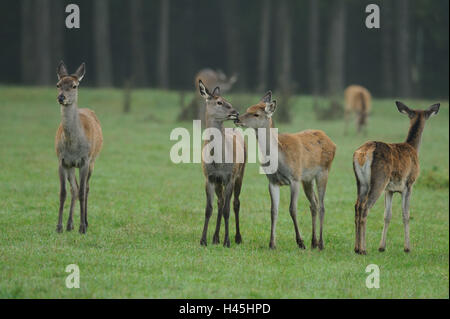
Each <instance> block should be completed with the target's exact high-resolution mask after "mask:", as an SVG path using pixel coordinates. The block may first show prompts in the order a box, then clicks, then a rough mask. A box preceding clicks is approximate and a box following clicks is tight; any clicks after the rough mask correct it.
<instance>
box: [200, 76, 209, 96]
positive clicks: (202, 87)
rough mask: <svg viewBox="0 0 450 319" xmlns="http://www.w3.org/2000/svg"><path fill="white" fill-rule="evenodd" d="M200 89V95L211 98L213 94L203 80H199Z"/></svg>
mask: <svg viewBox="0 0 450 319" xmlns="http://www.w3.org/2000/svg"><path fill="white" fill-rule="evenodd" d="M198 90H199V92H200V95H201V96H202V97H203V98H204V99H210V98H211V94H210V93H209V91H208V89H207V88H206V86H205V85H204V84H203V82H202V80H198Z"/></svg>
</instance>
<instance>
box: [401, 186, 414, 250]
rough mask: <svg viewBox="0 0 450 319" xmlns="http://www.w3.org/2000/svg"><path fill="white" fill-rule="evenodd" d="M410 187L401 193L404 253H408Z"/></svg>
mask: <svg viewBox="0 0 450 319" xmlns="http://www.w3.org/2000/svg"><path fill="white" fill-rule="evenodd" d="M411 190H412V189H411V187H408V188H406V189H405V190H404V191H403V192H402V212H403V214H402V215H403V227H404V229H405V246H404V250H405V253H409V251H410V245H409V200H410V199H411Z"/></svg>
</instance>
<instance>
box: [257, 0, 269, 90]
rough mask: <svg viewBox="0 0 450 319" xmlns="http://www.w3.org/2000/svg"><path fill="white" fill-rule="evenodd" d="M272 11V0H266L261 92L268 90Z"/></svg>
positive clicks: (262, 28) (263, 13)
mask: <svg viewBox="0 0 450 319" xmlns="http://www.w3.org/2000/svg"><path fill="white" fill-rule="evenodd" d="M270 12H271V0H264V1H263V4H262V9H261V33H260V37H259V64H258V69H259V70H258V71H259V72H258V73H259V79H258V82H259V83H258V88H257V90H258V91H259V92H263V91H265V90H267V76H268V73H269V72H268V71H269V70H268V68H269V41H270Z"/></svg>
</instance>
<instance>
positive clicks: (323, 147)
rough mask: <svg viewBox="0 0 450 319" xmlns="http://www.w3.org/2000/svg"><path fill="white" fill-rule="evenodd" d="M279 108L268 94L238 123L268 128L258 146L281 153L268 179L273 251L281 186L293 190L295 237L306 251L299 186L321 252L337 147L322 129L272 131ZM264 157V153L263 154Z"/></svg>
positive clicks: (270, 93)
mask: <svg viewBox="0 0 450 319" xmlns="http://www.w3.org/2000/svg"><path fill="white" fill-rule="evenodd" d="M276 108H277V101H276V100H272V92H271V91H268V92H267V93H266V94H265V95H264V96H263V97H262V99H261V100H260V101H259V103H258V104H256V105H253V106H250V107H249V108H248V109H247V111H246V113H244V114H242V115H240V116H239V117H238V121H236V122H235V124H236V125H237V126H240V127H247V128H253V129H254V130H255V131H256V130H258V129H261V128H262V129H265V131H266V132H268V133H266V135H265V136H266V141H265V142H263V143H264V144H262V143H261V142H262V141H261V138H259V137H258V135H259V134H257V139H258V144H259V145H260V148H261V149H264V148H265V147H264V146H263V145H266V147H268V148H269V152H270V151H272V150H273V148H276V151H277V152H278V166H277V170H276V171H275V173H270V174H267V173H266V176H267V178H268V180H269V194H270V199H271V232H270V243H269V247H270V248H271V249H275V248H276V238H275V235H276V234H275V232H276V223H277V218H278V206H279V203H280V186H285V185H286V186H289V187H290V191H291V202H290V206H289V212H290V215H291V218H292V222H293V224H294V230H295V238H296V242H297V245H298V247H299V248H301V249H305V248H306V247H305V244H304V242H303V239H302V237H301V234H300V231H299V228H298V225H297V200H298V195H299V189H300V184H301V185H302V186H303V190H304V192H305V195H306V197H307V199H308V201H309V203H310V211H311V216H312V238H311V247H312V248H313V249H314V248H316V247H318V248H319V250H322V249H324V243H323V222H324V216H325V205H324V199H325V192H326V187H327V182H328V175H329V172H330V169H331V164H332V162H333V159H334V156H335V153H336V145H335V144H334V143H333V142H332V140H331V139H330V138H329V137H328V136H327V135H326V134H325V133H324V132H323V131H321V130H305V131H301V132H297V133H284V134H278V135H277V134H276V133H275V132H273V130H271V129H272V128H275V127H274V123H273V120H272V115H273V114H274V112H275V110H276ZM266 152H267V150H266ZM263 156H264V154H263ZM266 172H267V171H266ZM314 183H315V184H316V186H317V193H318V194H317V195H318V199H317V195H316V193H315V191H314ZM318 213H319V217H320V235H319V241H317V237H316V217H317V214H318Z"/></svg>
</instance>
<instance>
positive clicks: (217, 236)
mask: <svg viewBox="0 0 450 319" xmlns="http://www.w3.org/2000/svg"><path fill="white" fill-rule="evenodd" d="M215 190H216V196H217V222H216V230H215V232H214V236H213V242H212V243H213V245H217V244H219V243H220V224H221V222H222V215H223V204H224V200H225V199H224V193H223V186H222V184H216V187H215Z"/></svg>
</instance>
